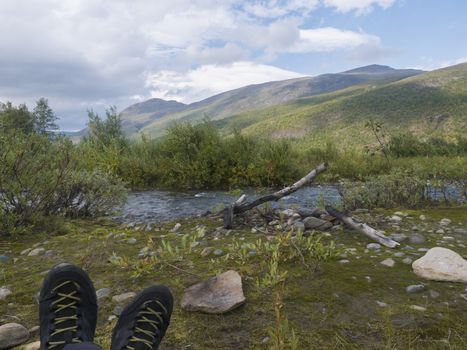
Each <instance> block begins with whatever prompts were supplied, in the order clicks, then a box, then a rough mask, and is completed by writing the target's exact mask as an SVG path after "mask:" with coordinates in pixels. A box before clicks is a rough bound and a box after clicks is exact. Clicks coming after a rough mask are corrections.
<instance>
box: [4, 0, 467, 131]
mask: <svg viewBox="0 0 467 350" xmlns="http://www.w3.org/2000/svg"><path fill="white" fill-rule="evenodd" d="M466 14H467V1H463V0H457V1H455V0H443V1H439V0H244V1H241V0H170V1H165V0H164V1H162V0H161V1H159V0H35V1H30V0H0V101H2V102H5V101H12V102H14V103H16V104H19V103H27V104H28V105H30V106H32V105H33V103H34V101H35V100H37V99H38V98H40V97H46V98H48V99H49V103H50V105H51V107H52V108H53V109H54V110H55V111H56V112H57V114H58V115H59V116H60V126H61V127H62V129H64V130H76V129H80V128H82V127H84V126H85V123H86V119H87V117H86V110H87V109H91V108H92V109H94V110H96V111H98V112H101V111H102V110H103V109H104V108H105V107H106V106H109V105H116V106H117V108H119V109H120V110H121V109H123V108H125V107H127V106H128V105H130V104H132V103H135V102H138V101H143V100H145V99H148V98H151V97H159V98H164V99H175V100H178V101H181V102H185V103H190V102H193V101H197V100H200V99H203V98H205V97H208V96H211V95H213V94H216V93H219V92H223V91H226V90H231V89H234V88H237V87H241V86H244V85H247V84H253V83H260V82H265V81H271V80H280V79H287V78H293V77H299V76H304V75H317V74H321V73H327V72H339V71H343V70H346V69H350V68H354V67H358V66H363V65H367V64H371V63H379V64H387V65H391V66H393V67H396V68H408V67H410V68H422V69H435V68H439V67H443V66H447V65H451V64H455V63H459V62H463V61H467V40H466V39H465V38H467V21H466V20H465V16H466Z"/></svg>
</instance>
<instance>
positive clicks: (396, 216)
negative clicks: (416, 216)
mask: <svg viewBox="0 0 467 350" xmlns="http://www.w3.org/2000/svg"><path fill="white" fill-rule="evenodd" d="M389 220H390V221H393V222H401V221H402V218H401V217H400V216H398V215H393V216H391V217H390V218H389Z"/></svg>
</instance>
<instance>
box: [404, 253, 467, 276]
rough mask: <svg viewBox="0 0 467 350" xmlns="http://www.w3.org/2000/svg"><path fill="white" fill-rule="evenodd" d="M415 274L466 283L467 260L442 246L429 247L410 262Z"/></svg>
mask: <svg viewBox="0 0 467 350" xmlns="http://www.w3.org/2000/svg"><path fill="white" fill-rule="evenodd" d="M412 268H413V271H414V273H415V274H416V275H418V276H420V277H423V278H426V279H429V280H434V281H450V282H463V283H467V260H465V259H463V258H462V257H461V256H460V255H459V254H457V253H456V252H454V251H452V250H450V249H447V248H442V247H435V248H431V249H430V250H428V251H427V252H426V254H425V255H424V256H422V257H421V258H420V259H417V260H415V261H414V262H413V264H412Z"/></svg>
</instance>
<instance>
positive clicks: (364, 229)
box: [326, 206, 399, 248]
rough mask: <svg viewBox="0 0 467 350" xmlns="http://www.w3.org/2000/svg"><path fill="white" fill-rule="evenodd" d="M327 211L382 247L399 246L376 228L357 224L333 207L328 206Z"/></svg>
mask: <svg viewBox="0 0 467 350" xmlns="http://www.w3.org/2000/svg"><path fill="white" fill-rule="evenodd" d="M326 211H327V212H328V213H329V214H330V215H332V216H334V217H335V218H336V219H338V220H339V221H340V222H342V223H343V224H344V225H346V226H348V227H350V228H352V229H354V230H356V231H358V232H361V233H363V234H364V235H366V236H368V237H370V238H371V239H373V240H375V241H377V242H378V243H381V244H382V245H384V246H386V247H389V248H395V247H397V246H398V245H399V243H398V242H396V241H394V240H392V239H390V238H389V237H386V236H385V235H384V234H383V233H382V232H381V231H378V230H375V229H374V228H372V227H370V226H368V225H367V224H364V223H361V222H356V221H355V220H353V219H352V217H351V216H350V215H348V214H346V213H342V212H340V211H338V210H336V209H334V208H333V207H331V206H326Z"/></svg>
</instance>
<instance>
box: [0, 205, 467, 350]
mask: <svg viewBox="0 0 467 350" xmlns="http://www.w3.org/2000/svg"><path fill="white" fill-rule="evenodd" d="M465 210H466V208H465V207H463V208H458V209H426V210H405V212H406V214H405V215H407V216H406V217H405V218H404V219H403V221H402V222H401V223H400V228H399V229H396V228H394V227H393V226H392V224H391V223H390V222H388V221H386V220H384V217H386V216H387V215H392V214H393V212H392V211H382V210H380V211H372V212H371V213H367V214H359V215H357V216H358V218H359V219H361V220H362V221H365V222H368V223H369V224H370V225H372V226H374V227H376V228H378V229H382V230H385V231H386V233H387V234H391V233H393V232H405V233H407V234H408V235H409V234H410V233H411V232H414V231H413V230H414V227H415V226H416V227H417V230H418V231H416V232H419V233H421V234H423V235H424V236H425V237H426V242H425V243H423V244H421V245H420V244H410V243H406V242H404V243H403V244H402V246H401V247H400V249H397V250H391V249H385V248H383V249H381V250H380V251H365V249H366V245H367V244H368V243H370V241H369V240H368V239H367V238H366V237H365V236H362V235H360V234H358V233H355V232H350V231H342V230H333V231H331V232H328V233H318V232H314V233H312V234H311V236H309V237H305V236H303V235H298V236H296V237H295V238H293V235H292V233H287V232H282V231H280V232H279V231H274V232H272V233H271V234H269V235H264V234H262V233H252V232H251V231H250V229H251V228H250V227H248V226H242V225H241V224H240V222H238V223H237V228H236V229H234V230H224V229H221V228H218V226H219V225H221V222H218V221H216V220H213V219H208V218H204V219H186V220H182V221H180V223H181V229H180V230H179V231H178V232H177V233H173V232H170V230H171V228H172V227H173V226H174V223H165V224H160V225H156V226H154V225H153V227H152V228H151V230H148V231H147V230H146V228H145V226H136V227H133V228H131V229H130V228H128V227H127V226H125V225H120V224H117V223H113V222H108V221H85V220H75V221H66V229H67V233H64V234H55V235H51V234H45V233H44V234H38V235H37V234H36V235H33V236H28V237H25V236H19V237H15V238H13V239H9V240H5V239H2V240H1V241H0V251H2V253H5V254H7V255H8V256H10V257H11V259H10V260H9V261H8V262H7V263H4V264H2V265H0V281H1V284H2V285H6V286H7V287H8V288H9V289H10V290H11V291H12V292H13V294H12V295H10V296H9V297H8V299H7V300H6V302H2V303H1V304H0V315H1V317H0V322H2V323H3V322H13V321H14V322H19V323H22V324H24V325H25V326H27V327H32V326H35V325H37V324H38V305H37V302H36V300H35V298H36V294H37V292H38V291H39V289H40V285H41V281H42V279H43V278H44V276H45V273H46V272H47V270H48V269H50V268H51V267H52V266H53V265H55V264H57V263H60V262H70V263H74V264H77V265H79V266H82V267H83V268H84V269H85V270H86V271H87V272H88V273H89V274H90V276H91V278H92V279H93V281H94V283H95V287H96V289H99V288H104V287H107V288H111V289H112V295H117V294H120V293H124V292H129V291H133V292H138V291H141V290H142V289H143V288H145V287H147V286H149V285H151V284H153V283H163V284H167V285H169V286H170V288H171V289H172V291H173V293H174V295H175V300H176V304H175V308H174V314H173V316H172V322H171V325H170V328H169V330H168V333H167V335H166V338H165V339H164V342H163V344H164V345H163V347H161V349H181V348H188V347H190V348H193V349H201V350H202V349H362V348H365V349H464V348H465V347H466V346H467V333H466V328H465V323H466V320H467V303H466V300H465V294H466V292H465V290H464V289H465V286H464V284H462V283H450V282H434V281H428V280H422V279H421V278H419V277H417V276H416V275H414V274H413V273H412V271H411V267H410V265H406V264H404V263H403V262H402V259H403V258H406V257H410V258H412V259H414V260H415V259H417V258H418V257H419V256H421V255H423V254H424V253H423V252H421V251H418V248H421V247H423V248H430V247H433V246H439V245H441V246H446V247H448V248H450V249H452V250H455V251H457V252H458V253H459V254H461V255H464V256H465V255H466V254H467V249H466V247H465V243H466V240H467V238H466V237H465V235H464V236H463V235H460V234H454V233H451V234H450V235H451V236H454V240H445V239H443V235H442V234H439V233H435V231H436V230H437V229H439V227H440V226H439V221H440V220H441V219H442V218H449V219H451V220H452V223H451V225H450V227H449V229H450V230H451V229H453V228H454V227H464V228H465V227H466V225H467V217H466V215H465V212H466V211H465ZM420 214H424V215H425V216H426V220H421V219H418V216H419V215H420ZM239 221H240V220H239ZM445 229H446V228H445ZM130 238H134V239H135V240H136V243H135V242H133V241H129V239H130ZM332 242H334V243H332ZM408 245H410V246H412V249H410V248H408V247H407V246H408ZM33 246H38V247H43V248H44V249H45V250H47V251H49V250H50V251H51V252H48V253H47V254H46V255H42V256H27V254H24V255H21V254H20V253H21V252H22V251H23V250H24V249H27V248H31V247H33ZM207 247H211V248H212V249H219V250H222V254H219V256H217V255H214V254H212V253H211V254H209V255H207V256H202V254H201V252H202V251H203V250H204V249H205V248H207ZM396 251H397V252H402V253H404V256H403V257H402V256H401V257H396V256H394V255H393V254H394V253H395V252H396ZM336 255H337V256H336ZM388 257H392V258H393V259H394V260H395V261H396V264H395V266H394V267H392V268H390V267H386V266H383V265H381V264H380V262H381V261H382V260H384V259H386V258H388ZM342 260H348V263H345V261H342ZM229 269H235V270H236V271H238V272H239V273H240V274H241V275H242V280H243V289H244V293H245V296H246V299H247V302H246V304H245V305H243V306H242V307H240V308H238V309H236V310H233V311H231V312H229V313H227V314H223V315H208V314H202V313H193V312H185V311H183V310H181V308H180V304H179V302H180V300H181V297H182V295H183V290H184V289H185V288H186V287H189V286H191V285H192V284H194V283H197V282H200V281H201V280H204V279H206V278H209V277H211V276H212V275H214V274H217V273H219V272H223V271H226V270H229ZM420 283H423V284H424V285H425V286H426V289H425V290H424V291H423V292H420V293H416V294H409V293H407V292H406V290H405V288H406V287H407V286H409V285H412V284H420ZM433 292H436V293H433ZM99 304H100V311H99V323H98V329H97V338H96V341H97V342H98V343H99V344H100V345H102V346H103V347H104V348H108V347H109V341H110V334H111V330H112V327H113V325H114V324H115V320H113V321H111V322H109V321H108V320H107V319H108V317H109V316H110V315H111V314H112V310H113V309H114V307H115V306H116V304H115V303H114V302H112V300H111V298H104V299H101V300H100V301H99ZM413 305H416V306H419V307H422V308H426V310H425V311H420V310H423V309H419V310H415V309H413V308H412V306H413Z"/></svg>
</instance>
